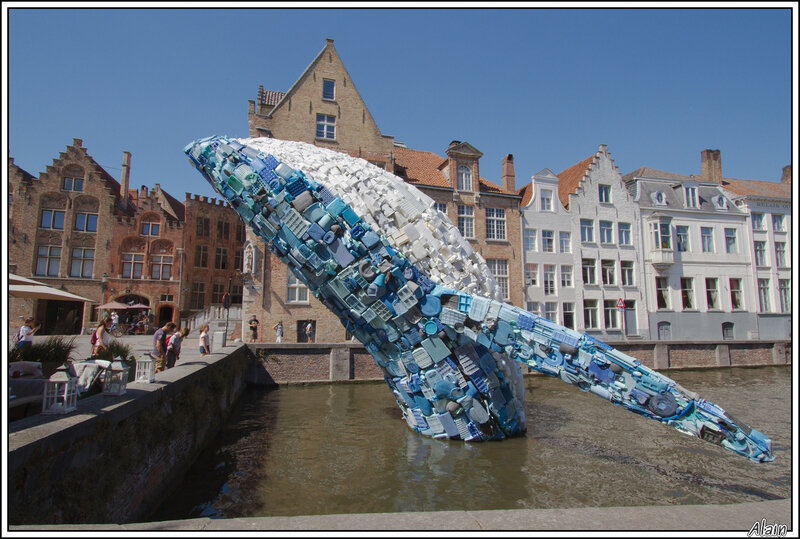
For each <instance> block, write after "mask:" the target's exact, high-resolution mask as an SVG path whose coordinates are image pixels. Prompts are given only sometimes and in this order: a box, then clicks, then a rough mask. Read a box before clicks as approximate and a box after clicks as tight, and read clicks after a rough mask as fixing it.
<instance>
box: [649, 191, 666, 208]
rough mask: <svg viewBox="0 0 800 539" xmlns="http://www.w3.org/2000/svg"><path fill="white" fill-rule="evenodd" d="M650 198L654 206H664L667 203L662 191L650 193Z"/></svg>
mask: <svg viewBox="0 0 800 539" xmlns="http://www.w3.org/2000/svg"><path fill="white" fill-rule="evenodd" d="M650 199H651V200H652V201H653V204H655V205H656V206H666V205H667V197H666V195H665V194H664V191H656V192H655V193H651V194H650Z"/></svg>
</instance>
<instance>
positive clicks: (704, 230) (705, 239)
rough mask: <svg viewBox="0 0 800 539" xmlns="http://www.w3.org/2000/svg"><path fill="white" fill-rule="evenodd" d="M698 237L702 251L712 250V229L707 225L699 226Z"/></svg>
mask: <svg viewBox="0 0 800 539" xmlns="http://www.w3.org/2000/svg"><path fill="white" fill-rule="evenodd" d="M700 238H701V240H702V243H703V252H704V253H713V252H714V229H713V228H711V227H708V226H704V227H701V228H700Z"/></svg>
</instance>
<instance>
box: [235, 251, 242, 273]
mask: <svg viewBox="0 0 800 539" xmlns="http://www.w3.org/2000/svg"><path fill="white" fill-rule="evenodd" d="M243 264H244V260H243V254H242V250H241V249H236V250H235V251H234V252H233V269H235V270H236V271H244V267H243Z"/></svg>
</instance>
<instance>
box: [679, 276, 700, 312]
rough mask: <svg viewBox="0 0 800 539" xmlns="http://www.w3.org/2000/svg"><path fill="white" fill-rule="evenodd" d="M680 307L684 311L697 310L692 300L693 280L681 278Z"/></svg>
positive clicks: (693, 299)
mask: <svg viewBox="0 0 800 539" xmlns="http://www.w3.org/2000/svg"><path fill="white" fill-rule="evenodd" d="M681 306H682V307H683V310H684V311H694V310H697V305H696V303H695V298H694V278H692V277H681Z"/></svg>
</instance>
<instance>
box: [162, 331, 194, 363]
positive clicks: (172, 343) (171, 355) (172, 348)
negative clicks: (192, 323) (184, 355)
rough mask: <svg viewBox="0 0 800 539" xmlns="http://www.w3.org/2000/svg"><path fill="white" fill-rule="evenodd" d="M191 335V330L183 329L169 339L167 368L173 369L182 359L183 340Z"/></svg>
mask: <svg viewBox="0 0 800 539" xmlns="http://www.w3.org/2000/svg"><path fill="white" fill-rule="evenodd" d="M187 335H189V328H181V329H180V330H178V331H176V332H175V333H173V334H172V336H171V337H170V338H169V339H167V368H168V369H171V368H172V367H174V366H175V363H176V362H177V361H178V360H179V359H180V357H181V345H182V344H183V339H185V338H186V336H187Z"/></svg>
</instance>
